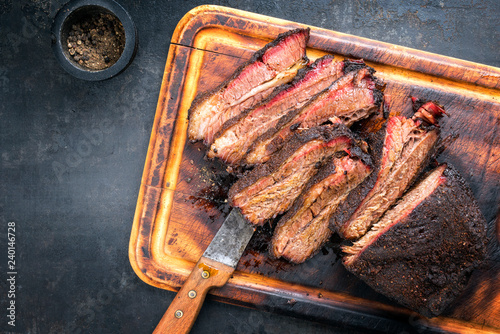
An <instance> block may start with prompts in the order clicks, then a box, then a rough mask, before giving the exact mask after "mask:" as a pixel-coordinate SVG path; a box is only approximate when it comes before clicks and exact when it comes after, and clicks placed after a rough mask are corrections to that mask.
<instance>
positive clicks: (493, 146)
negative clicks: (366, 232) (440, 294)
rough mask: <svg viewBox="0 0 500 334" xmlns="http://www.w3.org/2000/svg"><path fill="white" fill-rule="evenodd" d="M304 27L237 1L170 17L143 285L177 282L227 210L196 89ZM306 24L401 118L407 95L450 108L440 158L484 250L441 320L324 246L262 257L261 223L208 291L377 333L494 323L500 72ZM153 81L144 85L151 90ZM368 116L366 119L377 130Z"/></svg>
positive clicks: (153, 144) (265, 235)
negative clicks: (194, 116) (311, 252)
mask: <svg viewBox="0 0 500 334" xmlns="http://www.w3.org/2000/svg"><path fill="white" fill-rule="evenodd" d="M298 27H304V25H301V24H298V23H293V22H289V21H284V20H280V19H275V18H271V17H266V16H262V15H257V14H252V13H248V12H243V11H239V10H234V9H229V8H224V7H217V6H201V7H198V8H195V9H193V10H192V11H190V12H189V13H187V14H186V16H185V17H184V18H183V19H182V20H181V21H180V22H179V24H178V26H177V28H176V30H175V32H174V35H173V37H172V42H171V45H170V50H169V53H168V57H167V62H166V66H165V72H164V76H163V82H162V86H161V90H160V96H159V100H158V106H157V110H156V116H155V120H154V125H153V129H152V135H151V140H150V144H149V148H148V152H147V158H146V163H145V167H144V173H143V177H142V183H141V188H140V191H139V197H138V201H137V209H136V214H135V217H134V223H133V227H132V234H131V239H130V247H129V255H130V261H131V264H132V266H133V268H134V270H135V271H136V273H137V274H138V275H139V277H140V278H141V279H142V280H144V281H145V282H147V283H149V284H151V285H153V286H156V287H159V288H163V289H168V290H178V289H179V287H180V286H181V285H182V283H183V281H184V280H185V279H186V277H187V276H188V275H189V273H190V272H191V270H192V268H193V266H194V264H195V262H196V260H197V259H198V258H199V257H200V256H201V254H202V253H203V251H204V250H205V248H206V247H207V246H208V244H209V242H210V241H211V239H212V238H213V236H214V235H215V233H216V231H217V230H218V228H219V227H220V225H221V224H222V222H223V220H224V217H225V216H226V215H227V213H228V211H229V206H228V204H227V201H226V196H227V190H228V188H229V186H230V184H231V183H232V182H234V178H233V177H232V176H230V175H229V174H228V173H227V172H226V171H225V167H224V166H223V165H222V164H221V163H219V162H218V161H208V160H206V159H204V155H205V150H206V148H205V147H204V146H203V145H202V144H200V143H196V144H191V143H189V142H188V141H187V133H186V130H187V124H188V119H187V117H188V113H187V112H188V109H189V106H190V104H191V101H192V100H193V99H194V97H195V96H196V95H197V94H199V93H202V92H205V91H208V90H210V89H213V88H214V87H216V86H217V85H218V84H219V83H221V82H222V81H224V80H225V79H226V78H227V77H228V76H230V75H231V73H232V72H233V71H234V70H235V69H236V68H237V67H238V66H239V65H241V64H242V63H243V62H245V61H246V60H247V59H249V58H250V57H251V55H252V53H253V52H254V51H256V50H258V49H260V48H261V47H262V46H264V45H265V44H266V43H267V42H269V41H271V40H272V39H274V38H275V37H276V36H277V35H278V34H279V33H282V32H284V31H287V30H289V29H293V28H298ZM310 28H311V38H310V41H309V44H308V50H307V54H308V56H309V58H311V59H313V60H314V59H316V58H318V57H320V56H322V55H324V54H327V53H330V54H333V55H335V57H336V58H337V59H338V60H341V59H343V58H344V57H356V58H363V59H364V60H365V61H366V62H367V64H368V65H370V66H372V67H374V68H375V69H376V70H377V76H378V77H379V78H381V79H383V80H384V81H386V82H387V88H386V90H385V93H386V95H389V96H390V97H391V113H392V114H399V113H400V114H403V115H409V114H410V112H411V101H410V96H416V97H420V98H425V99H430V100H438V101H439V102H440V103H441V104H443V105H444V106H445V108H446V110H447V112H448V113H449V115H450V117H445V119H443V120H442V123H441V124H442V126H441V129H442V133H443V135H444V136H446V135H449V134H458V135H459V137H458V139H457V140H456V141H455V142H453V144H452V145H451V146H450V147H448V148H447V149H446V151H445V152H444V153H443V154H442V155H441V157H440V161H448V162H450V163H451V164H453V165H455V166H456V167H457V169H459V171H460V173H461V174H462V175H463V176H464V177H465V178H466V179H467V181H468V182H469V184H470V186H471V188H472V191H473V193H474V195H475V196H476V198H477V199H478V202H479V205H480V208H481V210H482V212H483V213H484V215H485V217H486V219H487V221H488V222H489V230H488V236H489V238H490V250H489V258H488V260H487V261H486V263H485V264H484V266H483V267H482V268H480V269H479V270H477V271H476V272H475V273H474V275H473V277H472V279H471V284H470V285H469V288H468V289H467V291H466V292H465V293H464V294H463V295H462V296H461V297H459V299H458V300H457V301H456V303H454V304H453V306H452V307H451V308H450V309H448V310H447V311H446V312H445V313H444V315H443V316H442V317H438V318H433V319H426V318H422V317H420V316H419V315H417V314H415V313H412V312H411V311H408V310H406V309H404V308H402V307H400V306H399V305H397V304H395V303H392V302H390V301H389V300H388V299H386V298H384V297H383V296H381V295H379V294H377V293H375V292H374V291H372V290H371V289H369V288H368V287H367V286H366V285H365V284H364V283H362V282H361V281H359V280H357V279H355V278H354V277H353V276H352V275H351V274H349V273H348V272H347V271H346V270H345V269H344V268H343V266H342V264H341V263H340V261H339V255H340V254H339V245H338V243H336V242H333V241H332V242H331V243H329V244H328V245H327V246H326V247H324V248H323V251H322V252H320V254H318V255H316V256H315V257H313V258H312V259H310V260H309V261H307V262H305V263H303V264H301V265H292V264H290V263H288V262H286V261H285V260H273V259H271V258H270V257H269V256H268V252H267V245H268V243H269V241H270V237H271V232H272V231H271V229H270V228H269V227H264V228H263V229H261V230H259V231H258V232H257V233H256V235H255V236H254V238H253V239H252V241H251V242H250V245H249V246H248V247H247V250H246V251H245V253H244V255H243V257H242V259H241V261H240V263H239V265H238V267H237V270H236V272H235V274H234V276H233V278H232V279H230V281H229V283H228V284H227V285H226V286H225V287H223V288H221V289H217V290H214V291H213V295H215V298H216V299H217V300H221V301H225V302H228V303H232V304H238V305H245V306H251V307H258V308H261V309H266V310H270V311H276V312H286V313H290V314H293V315H298V316H307V317H308V318H313V319H316V320H321V321H326V322H341V323H344V324H346V325H349V326H355V327H360V328H368V329H374V330H380V331H392V332H395V331H405V330H406V331H414V330H417V331H418V330H424V329H425V330H434V331H440V330H441V331H442V330H444V331H455V332H471V331H476V332H483V331H485V332H486V331H494V330H499V329H500V319H499V316H498V314H500V291H499V290H500V289H499V286H498V282H499V277H500V252H499V250H498V239H499V237H498V225H500V219H499V218H498V203H499V192H498V189H499V188H500V175H499V174H500V69H498V68H494V67H490V66H486V65H480V64H474V63H471V62H466V61H462V60H458V59H452V58H447V57H443V56H439V55H434V54H430V53H426V52H422V51H418V50H413V49H409V48H403V47H399V46H395V45H391V44H387V43H382V42H377V41H372V40H368V39H365V38H360V37H355V36H351V35H346V34H342V33H338V32H333V31H327V30H323V29H319V28H315V27H310ZM152 89H154V87H152ZM380 124H381V119H379V118H372V119H369V120H368V121H367V122H366V123H365V127H366V128H377V127H378V126H380Z"/></svg>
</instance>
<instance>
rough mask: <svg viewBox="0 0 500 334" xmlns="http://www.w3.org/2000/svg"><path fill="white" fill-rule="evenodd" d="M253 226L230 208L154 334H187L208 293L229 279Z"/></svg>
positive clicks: (253, 228) (248, 239)
mask: <svg viewBox="0 0 500 334" xmlns="http://www.w3.org/2000/svg"><path fill="white" fill-rule="evenodd" d="M254 232H255V227H254V226H252V225H251V224H250V223H249V222H247V221H246V219H245V218H244V217H243V215H242V214H241V212H240V210H239V209H232V210H231V212H230V213H229V215H228V216H227V218H226V220H225V221H224V223H223V224H222V226H221V227H220V229H219V231H217V233H216V234H215V237H214V238H213V239H212V241H211V242H210V244H209V245H208V247H207V249H206V250H205V252H204V253H203V255H202V256H201V258H200V259H199V260H198V262H197V263H196V265H195V266H194V269H193V271H192V272H191V274H190V275H189V277H188V278H187V280H186V281H185V282H184V285H183V286H182V287H181V289H180V290H179V292H177V295H176V296H175V298H174V300H173V301H172V303H171V304H170V306H169V307H168V309H167V311H166V312H165V314H164V315H163V317H162V318H161V320H160V322H159V323H158V325H157V326H156V328H155V330H154V332H153V334H160V333H161V334H167V333H168V334H170V333H188V332H189V331H190V330H191V328H192V327H193V324H194V322H195V320H196V317H197V316H198V313H199V312H200V309H201V306H202V305H203V301H204V300H205V297H206V295H207V292H208V291H209V290H210V289H212V288H214V287H221V286H223V285H224V284H226V282H227V281H228V280H229V278H230V277H231V275H232V274H233V272H234V270H235V268H236V265H237V264H238V262H239V260H240V258H241V255H242V254H243V252H244V251H245V248H246V246H247V244H248V242H249V241H250V239H251V238H252V235H253V233H254Z"/></svg>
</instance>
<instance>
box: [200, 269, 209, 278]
mask: <svg viewBox="0 0 500 334" xmlns="http://www.w3.org/2000/svg"><path fill="white" fill-rule="evenodd" d="M201 277H203V278H209V277H210V273H209V272H208V271H206V270H203V272H202V273H201Z"/></svg>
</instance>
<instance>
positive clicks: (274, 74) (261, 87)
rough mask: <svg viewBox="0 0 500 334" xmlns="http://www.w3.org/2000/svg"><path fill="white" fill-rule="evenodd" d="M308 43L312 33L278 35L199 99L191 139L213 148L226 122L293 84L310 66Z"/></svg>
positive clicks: (193, 113)
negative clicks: (217, 135) (281, 86)
mask: <svg viewBox="0 0 500 334" xmlns="http://www.w3.org/2000/svg"><path fill="white" fill-rule="evenodd" d="M308 40H309V29H296V30H291V31H289V32H286V33H283V34H281V35H279V36H278V38H277V39H276V40H274V41H273V42H271V43H269V44H267V45H266V46H265V47H264V48H262V49H261V50H259V51H257V52H256V53H255V54H254V56H253V57H252V58H251V59H250V60H249V61H248V62H247V63H245V64H244V65H242V66H241V67H240V68H238V70H236V72H235V73H234V74H233V76H232V77H231V78H229V79H228V80H226V81H225V82H223V83H222V84H221V85H219V87H217V88H216V89H215V90H214V91H212V92H208V93H205V94H203V95H201V96H199V97H197V98H196V99H195V100H194V101H193V103H192V104H191V108H190V110H189V127H188V135H189V139H190V140H192V141H195V140H203V141H204V142H205V144H211V143H212V141H213V136H214V135H215V133H217V132H218V131H219V129H220V128H221V127H222V125H223V124H224V123H225V122H226V121H227V120H229V119H231V118H233V117H235V116H237V115H238V114H240V113H241V112H243V111H244V110H246V109H248V108H251V107H252V106H255V105H256V104H257V103H259V102H261V101H262V100H264V99H265V98H266V97H268V96H269V95H270V94H271V93H272V92H273V90H274V88H275V87H278V86H279V85H281V84H283V83H286V82H290V81H291V80H292V79H293V78H294V77H295V75H296V74H297V71H298V70H299V69H300V68H302V67H304V66H305V65H306V64H307V57H306V44H307V41H308Z"/></svg>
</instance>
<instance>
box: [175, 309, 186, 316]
mask: <svg viewBox="0 0 500 334" xmlns="http://www.w3.org/2000/svg"><path fill="white" fill-rule="evenodd" d="M183 315H184V312H182V311H181V310H177V311H175V317H176V318H182V316H183Z"/></svg>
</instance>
